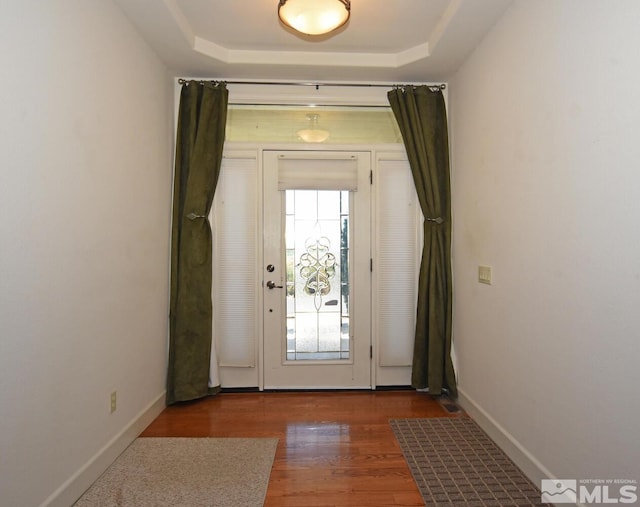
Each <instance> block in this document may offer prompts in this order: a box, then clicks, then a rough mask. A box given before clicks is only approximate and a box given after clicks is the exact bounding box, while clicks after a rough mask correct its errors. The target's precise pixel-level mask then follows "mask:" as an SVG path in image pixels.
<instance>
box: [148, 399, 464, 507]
mask: <svg viewBox="0 0 640 507" xmlns="http://www.w3.org/2000/svg"><path fill="white" fill-rule="evenodd" d="M451 416H452V414H450V413H449V412H447V411H446V410H445V409H444V408H443V407H442V405H441V404H440V403H439V402H438V401H437V400H436V399H434V398H432V397H431V396H429V395H428V394H425V393H417V392H415V391H346V392H341V391H340V392H275V393H271V392H269V393H223V394H219V395H218V396H215V397H211V398H206V399H204V400H200V401H197V402H192V403H186V404H181V405H178V406H172V407H168V408H167V409H165V410H164V412H162V414H160V416H159V417H158V418H157V419H156V420H155V421H154V422H153V423H151V425H150V426H149V427H148V428H147V429H146V430H145V431H144V432H143V433H142V435H141V436H143V437H145V436H147V437H163V436H166V437H176V436H177V437H277V438H278V439H279V442H278V447H277V450H276V456H275V461H274V464H273V469H272V471H271V478H270V482H269V488H268V490H267V496H266V500H265V505H266V506H268V507H269V506H271V507H275V506H296V507H300V506H305V507H307V506H309V507H331V506H358V507H378V506H411V505H413V506H415V505H424V504H423V501H422V498H421V496H420V493H419V492H418V489H417V487H416V485H415V482H414V481H413V479H412V477H411V472H410V471H409V468H408V466H407V464H406V462H405V460H404V458H403V456H402V451H401V450H400V446H399V445H398V443H397V441H396V440H395V437H394V436H393V432H392V430H391V427H390V425H389V419H393V418H404V417H451ZM453 416H455V415H453Z"/></svg>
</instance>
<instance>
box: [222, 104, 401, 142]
mask: <svg viewBox="0 0 640 507" xmlns="http://www.w3.org/2000/svg"><path fill="white" fill-rule="evenodd" d="M226 141H229V142H252V143H265V142H268V143H317V144H321V143H325V144H381V143H390V144H394V143H401V142H402V138H401V134H400V130H399V129H398V125H397V123H396V120H395V118H394V117H393V113H392V111H391V108H390V107H383V106H375V107H374V106H362V107H360V106H358V107H354V106H282V105H277V106H276V105H244V104H242V105H241V104H236V105H232V104H229V108H228V112H227V128H226Z"/></svg>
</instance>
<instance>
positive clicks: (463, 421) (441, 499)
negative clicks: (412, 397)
mask: <svg viewBox="0 0 640 507" xmlns="http://www.w3.org/2000/svg"><path fill="white" fill-rule="evenodd" d="M389 422H390V424H391V428H392V429H393V432H394V434H395V436H396V438H397V439H398V442H399V443H400V447H401V448H402V452H403V454H404V457H405V459H406V460H407V464H408V465H409V468H410V469H411V473H412V474H413V478H414V479H415V481H416V484H417V485H418V489H419V490H420V493H421V494H422V498H423V499H424V502H425V505H427V506H430V507H431V506H433V507H441V506H442V507H444V506H448V507H451V506H456V507H463V506H467V507H489V506H491V507H506V506H517V507H521V506H522V507H524V506H532V505H533V506H541V505H548V504H543V503H541V502H540V490H539V489H538V488H536V487H535V486H534V485H533V483H532V482H531V481H530V480H529V479H528V478H527V477H526V476H525V475H524V474H523V473H522V471H521V470H520V469H519V468H518V467H517V466H516V465H515V464H514V463H513V462H512V461H511V460H510V459H509V458H508V457H507V455H506V454H505V453H504V452H503V451H502V450H501V449H500V448H499V447H498V446H497V445H496V444H495V443H494V442H493V440H491V439H490V438H489V437H488V436H487V434H486V433H485V432H484V431H482V429H480V427H479V426H478V425H477V424H476V423H475V422H474V421H473V420H472V419H469V418H468V417H436V418H429V419H392V420H390V421H389Z"/></svg>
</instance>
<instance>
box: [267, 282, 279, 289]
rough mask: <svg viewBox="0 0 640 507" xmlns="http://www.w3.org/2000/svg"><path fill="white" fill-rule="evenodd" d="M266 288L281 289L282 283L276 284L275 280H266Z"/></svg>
mask: <svg viewBox="0 0 640 507" xmlns="http://www.w3.org/2000/svg"><path fill="white" fill-rule="evenodd" d="M267 289H282V285H276V283H275V282H273V281H272V280H269V281H268V282H267Z"/></svg>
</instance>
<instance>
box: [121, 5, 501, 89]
mask: <svg viewBox="0 0 640 507" xmlns="http://www.w3.org/2000/svg"><path fill="white" fill-rule="evenodd" d="M511 1H512V0H351V19H350V20H349V22H348V23H347V24H346V25H345V26H344V27H342V28H341V29H339V30H337V31H336V32H333V33H332V34H328V35H325V36H320V37H319V38H316V39H312V38H310V37H306V38H305V37H303V36H300V35H296V33H295V32H294V31H293V30H291V29H290V28H288V27H285V26H284V25H283V24H281V23H280V21H279V20H278V16H277V5H278V0H116V3H117V4H118V5H120V7H121V8H122V10H123V11H124V12H125V14H126V15H127V16H128V17H129V18H130V19H131V21H132V22H133V23H134V25H135V26H136V28H137V29H138V31H139V32H140V33H141V34H142V36H143V37H144V38H145V39H146V40H147V42H148V43H149V44H150V45H151V46H152V47H153V48H154V49H155V51H156V52H157V54H158V55H159V56H160V58H161V59H162V60H163V61H164V62H165V63H166V65H167V66H168V67H169V69H171V71H172V72H173V73H174V74H175V75H176V76H182V77H200V78H225V79H246V80H256V79H261V80H314V81H319V82H321V81H324V82H327V81H345V80H349V81H353V82H369V81H386V82H394V83H400V82H436V81H446V80H447V79H448V78H449V77H450V76H451V75H452V74H453V73H454V72H455V71H456V69H457V68H458V66H459V65H460V64H461V63H462V62H463V61H464V59H465V58H466V57H467V55H468V54H469V53H470V52H471V51H473V49H474V48H475V47H476V46H477V45H478V43H479V42H480V40H481V39H482V38H483V37H484V36H485V34H486V33H487V32H488V31H489V30H490V29H491V27H492V26H493V24H494V23H495V22H496V21H497V19H498V18H499V17H500V16H501V15H502V13H503V12H504V11H505V10H506V8H507V7H508V6H509V4H510V3H511Z"/></svg>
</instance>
